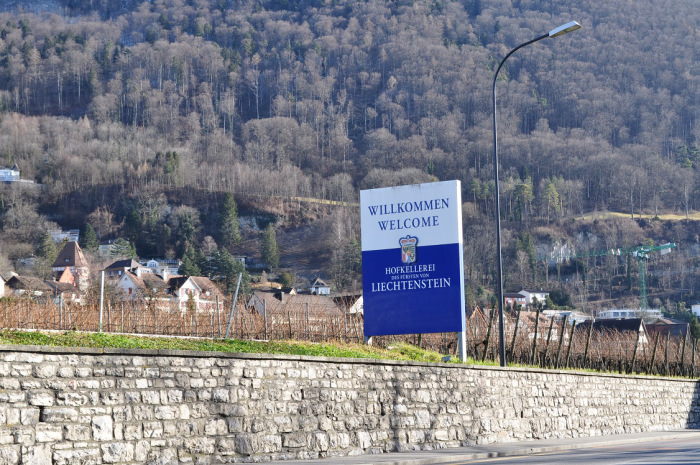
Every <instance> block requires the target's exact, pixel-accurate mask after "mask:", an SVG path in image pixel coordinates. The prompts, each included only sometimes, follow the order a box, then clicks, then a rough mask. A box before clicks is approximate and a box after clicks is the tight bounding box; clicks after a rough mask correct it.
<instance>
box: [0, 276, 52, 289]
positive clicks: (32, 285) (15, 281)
mask: <svg viewBox="0 0 700 465" xmlns="http://www.w3.org/2000/svg"><path fill="white" fill-rule="evenodd" d="M6 285H7V287H9V288H10V289H18V290H19V289H21V290H25V291H43V292H51V290H52V289H51V287H50V286H49V285H48V284H46V283H45V282H44V281H43V280H41V279H39V278H35V277H33V276H13V277H11V278H10V279H8V280H7V284H6Z"/></svg>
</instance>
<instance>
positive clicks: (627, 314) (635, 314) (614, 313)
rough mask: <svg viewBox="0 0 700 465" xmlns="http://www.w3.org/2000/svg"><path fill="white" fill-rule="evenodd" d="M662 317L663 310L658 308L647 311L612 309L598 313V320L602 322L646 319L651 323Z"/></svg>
mask: <svg viewBox="0 0 700 465" xmlns="http://www.w3.org/2000/svg"><path fill="white" fill-rule="evenodd" d="M662 316H663V315H662V313H661V310H659V309H656V308H649V309H646V310H640V309H638V308H636V309H629V308H612V309H608V310H601V311H600V312H598V318H599V319H601V320H605V319H611V318H612V319H614V318H645V319H647V321H649V320H651V319H655V318H661V317H662Z"/></svg>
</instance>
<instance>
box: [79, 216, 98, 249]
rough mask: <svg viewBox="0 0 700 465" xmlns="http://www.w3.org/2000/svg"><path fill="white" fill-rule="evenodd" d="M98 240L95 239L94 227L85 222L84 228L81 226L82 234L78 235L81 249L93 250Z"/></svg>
mask: <svg viewBox="0 0 700 465" xmlns="http://www.w3.org/2000/svg"><path fill="white" fill-rule="evenodd" d="M98 245H99V242H98V241H97V233H95V228H93V227H92V225H91V224H90V223H85V228H83V234H82V235H81V236H80V247H82V248H83V250H87V251H90V252H94V251H96V250H97V246H98Z"/></svg>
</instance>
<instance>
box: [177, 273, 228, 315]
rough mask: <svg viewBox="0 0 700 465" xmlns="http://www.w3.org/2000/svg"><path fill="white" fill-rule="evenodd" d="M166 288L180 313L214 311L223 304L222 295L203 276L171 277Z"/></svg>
mask: <svg viewBox="0 0 700 465" xmlns="http://www.w3.org/2000/svg"><path fill="white" fill-rule="evenodd" d="M168 286H169V289H170V294H171V296H172V300H173V301H174V302H175V303H176V305H177V307H178V308H179V309H180V310H181V311H185V310H187V309H197V311H200V312H201V311H214V310H216V309H217V306H218V307H219V308H221V305H223V303H224V295H223V294H222V293H221V291H220V290H219V288H218V287H217V286H216V284H214V283H213V282H212V281H211V280H210V279H209V278H206V277H203V276H189V277H184V276H176V277H172V278H169V279H168Z"/></svg>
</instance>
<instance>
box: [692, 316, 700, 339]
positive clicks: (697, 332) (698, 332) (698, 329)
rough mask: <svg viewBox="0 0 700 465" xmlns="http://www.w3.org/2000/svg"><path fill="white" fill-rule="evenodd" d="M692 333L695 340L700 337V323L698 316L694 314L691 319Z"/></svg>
mask: <svg viewBox="0 0 700 465" xmlns="http://www.w3.org/2000/svg"><path fill="white" fill-rule="evenodd" d="M690 335H691V336H692V337H693V340H694V341H697V340H698V339H700V323H698V317H697V316H693V319H692V320H690Z"/></svg>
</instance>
